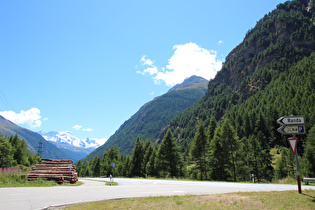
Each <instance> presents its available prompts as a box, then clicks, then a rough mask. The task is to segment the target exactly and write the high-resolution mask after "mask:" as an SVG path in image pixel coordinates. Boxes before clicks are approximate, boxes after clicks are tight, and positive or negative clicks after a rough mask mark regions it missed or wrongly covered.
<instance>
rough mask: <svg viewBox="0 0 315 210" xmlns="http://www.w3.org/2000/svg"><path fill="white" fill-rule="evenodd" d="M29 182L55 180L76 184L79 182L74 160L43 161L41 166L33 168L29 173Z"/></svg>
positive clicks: (37, 165)
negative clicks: (39, 179) (38, 179)
mask: <svg viewBox="0 0 315 210" xmlns="http://www.w3.org/2000/svg"><path fill="white" fill-rule="evenodd" d="M27 178H28V180H29V181H32V180H36V179H37V178H41V179H44V180H54V181H55V182H57V183H59V184H62V183H64V182H65V183H76V182H77V181H78V177H77V172H76V169H75V165H74V164H73V161H72V160H52V159H42V162H41V163H40V164H36V165H35V166H34V167H32V170H31V171H30V172H29V173H28V177H27Z"/></svg>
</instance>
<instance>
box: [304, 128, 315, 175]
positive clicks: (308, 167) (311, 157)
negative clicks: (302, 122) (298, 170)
mask: <svg viewBox="0 0 315 210" xmlns="http://www.w3.org/2000/svg"><path fill="white" fill-rule="evenodd" d="M303 163H304V164H303V165H304V167H303V168H304V173H305V176H308V177H315V125H313V127H312V128H311V129H310V130H309V132H308V135H307V139H306V145H305V152H304V155H303Z"/></svg>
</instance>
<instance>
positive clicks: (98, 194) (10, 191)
mask: <svg viewBox="0 0 315 210" xmlns="http://www.w3.org/2000/svg"><path fill="white" fill-rule="evenodd" d="M79 180H80V181H82V182H83V183H84V184H83V185H81V186H73V187H71V186H56V187H19V188H0V210H4V209H5V210H10V209H19V210H21V209H46V208H50V207H58V206H63V205H67V204H74V203H82V202H92V201H100V200H110V199H119V198H135V197H151V196H170V195H202V194H219V193H228V192H246V191H247V192H248V191H285V190H296V191H297V185H275V184H246V183H227V182H200V181H171V180H150V179H122V178H119V179H118V178H117V179H115V180H114V181H115V182H118V183H119V186H106V185H105V184H104V182H101V181H105V180H106V181H109V179H105V178H93V179H92V178H91V179H86V178H84V179H83V178H81V179H79ZM304 189H313V190H315V186H302V190H304ZM297 193H298V192H297Z"/></svg>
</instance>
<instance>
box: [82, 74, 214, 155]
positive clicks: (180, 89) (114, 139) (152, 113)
mask: <svg viewBox="0 0 315 210" xmlns="http://www.w3.org/2000/svg"><path fill="white" fill-rule="evenodd" d="M207 83H208V81H207V80H206V79H203V78H201V77H197V76H192V77H190V78H187V79H186V80H185V81H184V82H183V83H181V84H179V85H176V86H175V87H173V88H172V89H171V90H170V91H169V92H167V93H166V94H163V95H161V96H159V97H156V98H155V99H154V100H152V101H150V102H148V103H146V104H145V105H143V106H142V107H141V108H140V109H139V111H138V112H137V113H135V114H134V115H133V116H132V117H130V119H128V120H127V121H126V122H125V123H124V124H123V125H121V126H120V128H119V129H118V130H117V131H116V132H115V134H114V135H112V136H111V137H110V138H109V139H108V141H107V142H106V143H105V144H104V145H103V146H101V147H99V148H97V149H96V150H95V151H93V152H92V153H91V154H90V155H89V156H88V159H89V158H90V157H93V156H94V155H98V156H100V155H102V154H103V153H104V152H105V151H106V150H108V149H109V148H111V147H112V146H117V147H118V149H119V151H120V152H121V153H123V154H131V153H132V150H133V148H134V145H135V142H136V138H137V137H140V138H141V139H150V140H151V141H155V140H156V139H157V137H158V135H159V133H160V132H161V131H162V129H163V128H164V127H165V126H166V125H167V124H168V123H169V121H170V120H171V119H172V118H173V117H174V116H175V115H177V114H179V113H180V112H182V111H183V110H185V109H186V108H188V107H189V106H191V105H192V104H193V103H194V102H196V101H197V100H199V99H200V98H201V97H202V96H204V94H205V92H206V91H207Z"/></svg>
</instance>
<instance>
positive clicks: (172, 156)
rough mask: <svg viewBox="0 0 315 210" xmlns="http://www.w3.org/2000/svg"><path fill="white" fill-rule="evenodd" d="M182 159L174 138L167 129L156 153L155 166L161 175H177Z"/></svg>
mask: <svg viewBox="0 0 315 210" xmlns="http://www.w3.org/2000/svg"><path fill="white" fill-rule="evenodd" d="M182 165H183V162H182V159H181V157H180V153H179V150H178V147H177V145H176V144H175V138H174V137H173V134H172V132H171V130H168V131H167V132H166V134H165V136H164V138H163V141H162V143H161V145H160V148H159V151H158V154H157V168H158V170H159V173H160V175H162V176H163V177H166V176H170V177H172V178H173V177H175V176H176V177H178V176H179V175H180V174H181V172H182V171H181V169H182Z"/></svg>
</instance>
